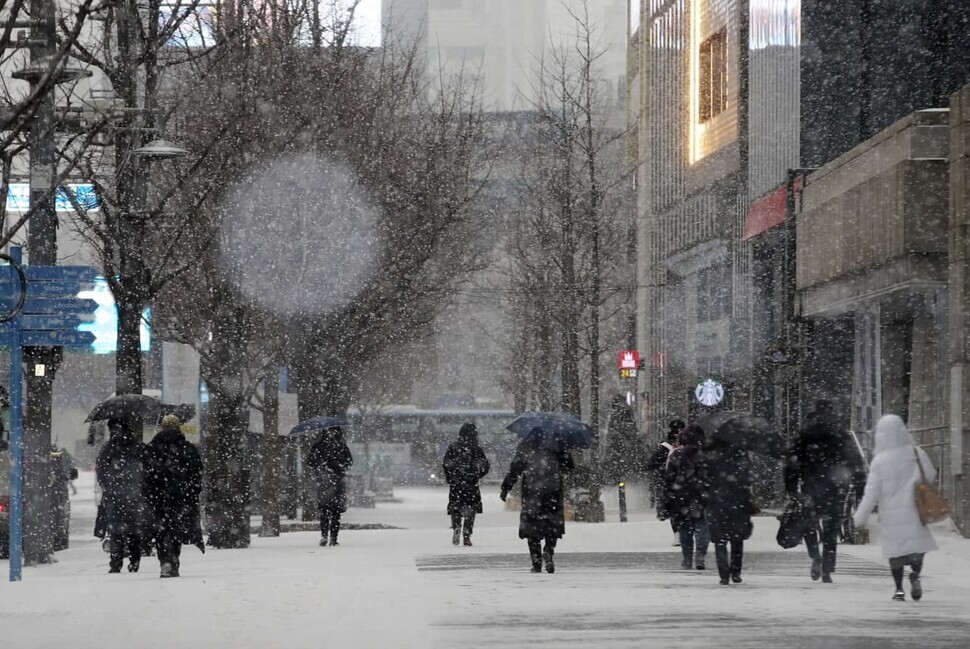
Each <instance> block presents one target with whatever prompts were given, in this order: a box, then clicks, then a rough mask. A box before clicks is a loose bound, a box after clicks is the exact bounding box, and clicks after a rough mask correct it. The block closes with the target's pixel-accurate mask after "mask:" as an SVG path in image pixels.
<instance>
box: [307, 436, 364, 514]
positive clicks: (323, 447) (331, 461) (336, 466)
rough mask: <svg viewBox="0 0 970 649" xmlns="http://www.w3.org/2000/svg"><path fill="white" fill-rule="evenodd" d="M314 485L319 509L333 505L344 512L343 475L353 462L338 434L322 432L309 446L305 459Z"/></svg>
mask: <svg viewBox="0 0 970 649" xmlns="http://www.w3.org/2000/svg"><path fill="white" fill-rule="evenodd" d="M306 463H307V466H308V467H309V468H310V470H311V471H313V478H314V480H316V485H317V500H318V504H319V506H320V509H321V510H323V509H326V508H333V507H336V508H337V509H339V510H340V511H341V512H345V511H347V485H346V484H345V481H344V477H345V476H346V475H347V471H348V470H349V469H350V467H351V465H353V463H354V456H353V454H351V452H350V447H349V446H347V442H345V441H344V438H343V435H341V434H339V433H324V435H323V436H322V437H321V438H320V439H318V440H317V441H316V443H315V444H314V445H313V446H312V447H311V448H310V453H309V454H308V455H307V459H306Z"/></svg>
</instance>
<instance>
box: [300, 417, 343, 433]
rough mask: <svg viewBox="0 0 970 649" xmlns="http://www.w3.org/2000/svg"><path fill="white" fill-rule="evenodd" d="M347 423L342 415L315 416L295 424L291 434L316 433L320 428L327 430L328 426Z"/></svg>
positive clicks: (334, 426)
mask: <svg viewBox="0 0 970 649" xmlns="http://www.w3.org/2000/svg"><path fill="white" fill-rule="evenodd" d="M346 425H347V420H346V419H341V418H340V417H313V418H312V419H307V420H306V421H301V422H300V423H298V424H297V425H296V426H294V427H293V429H292V430H291V431H290V435H291V436H294V437H295V436H297V435H306V434H308V433H315V432H317V431H319V430H327V429H328V428H340V427H341V426H346Z"/></svg>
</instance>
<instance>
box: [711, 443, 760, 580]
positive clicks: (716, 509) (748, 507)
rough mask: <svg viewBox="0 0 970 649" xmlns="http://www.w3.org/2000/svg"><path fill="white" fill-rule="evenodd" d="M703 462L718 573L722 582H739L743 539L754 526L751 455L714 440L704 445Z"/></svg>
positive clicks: (747, 536)
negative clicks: (752, 517)
mask: <svg viewBox="0 0 970 649" xmlns="http://www.w3.org/2000/svg"><path fill="white" fill-rule="evenodd" d="M704 463H705V475H706V476H707V480H708V486H707V495H706V498H705V503H704V516H705V518H706V520H707V525H708V529H709V530H710V537H711V541H713V543H714V557H715V558H716V559H717V572H718V575H719V576H720V578H721V584H722V585H727V584H729V583H731V582H733V583H735V584H740V583H741V564H742V561H743V556H744V541H745V540H746V539H749V538H751V532H752V529H753V525H752V523H751V515H752V513H753V512H754V499H753V497H752V495H751V486H752V479H751V458H750V457H749V456H748V453H747V451H744V450H742V449H739V448H737V447H734V446H730V445H729V444H725V443H724V442H721V441H717V440H712V441H711V443H710V444H708V445H707V446H706V447H705V448H704ZM729 550H730V553H729Z"/></svg>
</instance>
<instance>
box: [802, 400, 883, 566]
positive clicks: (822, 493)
mask: <svg viewBox="0 0 970 649" xmlns="http://www.w3.org/2000/svg"><path fill="white" fill-rule="evenodd" d="M807 420H808V425H807V426H805V428H803V429H802V430H801V431H799V434H798V438H797V439H796V440H795V443H794V445H793V446H792V448H791V450H790V451H789V454H788V459H787V461H786V464H785V467H784V480H785V490H786V491H787V492H788V496H789V498H792V499H795V498H799V495H800V496H801V499H802V500H803V501H805V502H806V505H807V507H808V508H809V511H810V513H811V517H812V519H813V521H815V522H814V524H813V525H811V526H810V527H809V531H808V532H807V533H806V535H805V537H804V538H805V546H806V548H807V549H808V555H809V556H810V557H811V559H812V566H811V571H810V574H811V577H812V579H813V580H818V579H819V577H821V578H822V581H823V582H824V583H832V573H833V572H835V556H836V548H837V546H838V533H839V527H840V525H841V520H842V513H843V507H844V504H845V501H846V498H847V496H848V494H849V490H850V489H855V491H856V494H857V496H858V497H859V498H861V496H862V489H863V488H864V487H865V480H866V469H865V461H864V460H863V458H862V457H861V455H860V454H859V452H858V449H857V447H856V445H855V443H854V442H853V441H852V439H851V438H850V437H849V435H848V434H847V433H846V432H845V431H843V430H841V429H840V428H839V425H838V422H837V420H836V418H835V413H834V412H832V409H831V405H830V404H829V403H828V402H825V401H820V402H818V403H817V404H816V409H815V411H814V412H812V413H810V414H809V415H808V417H807ZM799 490H800V492H801V493H800V494H799ZM819 531H821V539H820V538H819ZM820 541H821V545H822V552H821V554H819V543H820Z"/></svg>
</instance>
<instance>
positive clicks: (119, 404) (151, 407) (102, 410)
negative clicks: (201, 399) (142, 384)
mask: <svg viewBox="0 0 970 649" xmlns="http://www.w3.org/2000/svg"><path fill="white" fill-rule="evenodd" d="M169 414H172V415H175V416H176V417H178V418H179V421H183V422H184V421H188V420H190V419H192V418H193V417H195V406H194V405H192V404H191V403H181V404H174V403H162V402H161V401H159V400H158V399H156V398H155V397H150V396H148V395H145V394H120V395H118V396H116V397H111V398H110V399H106V400H105V401H102V402H101V403H99V404H98V405H96V406H95V407H94V410H92V411H91V414H89V415H88V417H87V419H85V420H84V421H103V420H105V419H125V418H127V417H146V418H148V419H159V418H160V417H164V416H165V415H169Z"/></svg>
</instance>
